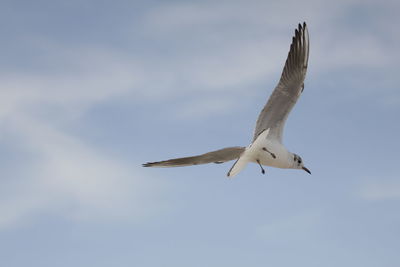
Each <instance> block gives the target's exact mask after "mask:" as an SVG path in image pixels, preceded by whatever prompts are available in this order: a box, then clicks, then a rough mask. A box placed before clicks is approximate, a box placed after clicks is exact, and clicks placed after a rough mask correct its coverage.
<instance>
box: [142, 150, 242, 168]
mask: <svg viewBox="0 0 400 267" xmlns="http://www.w3.org/2000/svg"><path fill="white" fill-rule="evenodd" d="M244 150H245V148H244V147H239V146H236V147H227V148H223V149H220V150H216V151H212V152H208V153H205V154H202V155H198V156H193V157H186V158H178V159H169V160H164V161H158V162H148V163H145V164H143V167H183V166H191V165H199V164H206V163H224V162H227V161H230V160H234V159H237V158H239V157H240V155H241V154H242V152H243V151H244Z"/></svg>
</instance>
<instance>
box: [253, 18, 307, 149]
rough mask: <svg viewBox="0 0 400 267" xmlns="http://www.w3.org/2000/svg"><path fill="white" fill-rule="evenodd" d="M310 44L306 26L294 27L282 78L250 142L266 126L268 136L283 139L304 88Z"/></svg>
mask: <svg viewBox="0 0 400 267" xmlns="http://www.w3.org/2000/svg"><path fill="white" fill-rule="evenodd" d="M309 43H310V42H309V36H308V30H307V25H306V23H305V22H304V23H303V25H301V24H299V27H298V29H296V30H295V35H294V36H293V40H292V44H291V45H290V51H289V54H288V57H287V59H286V63H285V67H284V68H283V72H282V75H281V79H280V81H279V83H278V85H277V86H276V87H275V90H274V92H273V93H272V95H271V96H270V98H269V100H268V102H267V104H266V105H265V107H264V108H263V110H262V111H261V113H260V115H259V116H258V119H257V123H256V128H255V131H254V137H253V141H254V140H255V139H256V138H257V136H258V135H259V134H260V133H261V132H262V131H264V130H266V129H268V128H269V129H270V136H272V137H273V138H276V139H277V140H278V141H279V142H282V132H283V127H284V126H285V121H286V119H287V117H288V115H289V113H290V111H291V110H292V108H293V106H294V105H295V104H296V102H297V99H298V98H299V96H300V94H301V93H302V92H303V89H304V79H305V77H306V72H307V64H308V54H309V49H310V46H309Z"/></svg>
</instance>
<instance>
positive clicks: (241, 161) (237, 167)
mask: <svg viewBox="0 0 400 267" xmlns="http://www.w3.org/2000/svg"><path fill="white" fill-rule="evenodd" d="M246 152H248V151H247V149H245V151H244V152H243V153H242V154H241V155H240V157H239V158H238V159H237V160H236V162H235V163H233V165H232V167H231V169H230V170H229V171H228V173H227V176H228V177H233V176H235V175H236V174H238V173H239V172H240V171H242V170H243V169H244V168H245V167H246V165H247V163H249V162H250V158H249V157H248V155H247V153H246Z"/></svg>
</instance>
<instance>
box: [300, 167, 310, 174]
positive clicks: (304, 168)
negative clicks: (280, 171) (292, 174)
mask: <svg viewBox="0 0 400 267" xmlns="http://www.w3.org/2000/svg"><path fill="white" fill-rule="evenodd" d="M302 169H303V170H305V171H306V172H308V173H309V174H311V172H310V170H309V169H307V168H306V167H303V168H302Z"/></svg>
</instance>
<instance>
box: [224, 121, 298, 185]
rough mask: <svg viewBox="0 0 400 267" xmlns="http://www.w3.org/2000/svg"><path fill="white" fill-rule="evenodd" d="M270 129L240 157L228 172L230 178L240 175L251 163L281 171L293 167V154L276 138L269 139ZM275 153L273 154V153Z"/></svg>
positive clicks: (259, 136)
mask: <svg viewBox="0 0 400 267" xmlns="http://www.w3.org/2000/svg"><path fill="white" fill-rule="evenodd" d="M268 134H269V129H267V130H265V131H263V132H262V133H261V134H260V135H258V137H257V138H256V140H255V141H254V142H253V143H251V144H250V145H249V146H248V147H246V149H245V150H244V151H243V154H242V155H240V158H239V159H238V160H237V161H236V162H235V164H233V166H232V168H231V169H230V171H229V172H228V174H227V175H228V177H233V176H235V175H236V174H238V173H239V172H240V171H241V170H242V169H243V168H244V167H245V166H246V165H247V163H249V162H253V163H257V164H261V165H264V166H270V167H275V168H281V169H289V168H292V167H293V154H292V153H290V152H289V151H288V150H287V149H286V147H285V146H284V145H282V144H281V143H280V142H278V141H277V140H276V139H274V138H268ZM271 151H273V152H271Z"/></svg>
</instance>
